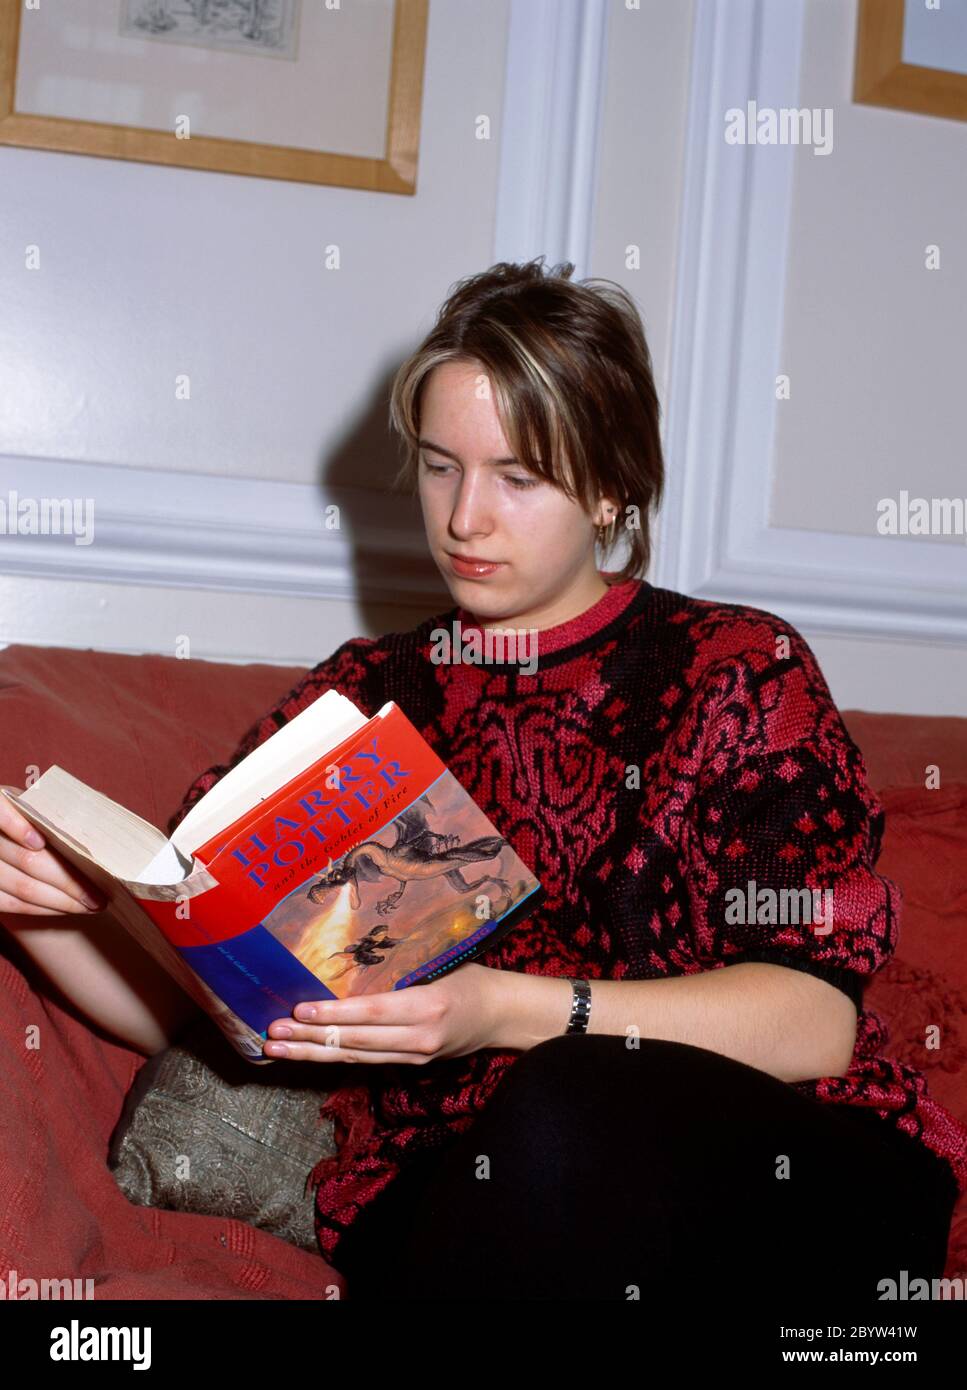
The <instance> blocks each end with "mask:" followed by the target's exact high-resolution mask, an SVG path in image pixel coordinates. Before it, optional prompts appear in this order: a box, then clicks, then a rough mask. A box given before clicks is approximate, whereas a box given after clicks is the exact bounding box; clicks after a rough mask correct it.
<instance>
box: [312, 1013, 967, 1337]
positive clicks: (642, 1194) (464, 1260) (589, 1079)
mask: <svg viewBox="0 0 967 1390" xmlns="http://www.w3.org/2000/svg"><path fill="white" fill-rule="evenodd" d="M487 1172H489V1175H488V1176H478V1173H487ZM956 1199H957V1187H956V1184H955V1182H954V1178H953V1173H952V1171H951V1169H950V1167H949V1165H948V1164H947V1163H945V1162H944V1161H943V1160H942V1159H940V1158H938V1157H937V1156H936V1155H934V1154H932V1153H931V1152H929V1151H927V1150H925V1149H924V1148H923V1147H922V1146H921V1145H920V1144H919V1143H918V1142H917V1141H916V1140H913V1139H911V1138H910V1137H909V1136H908V1135H906V1134H903V1133H902V1132H900V1131H898V1130H896V1129H895V1128H894V1127H893V1125H892V1122H891V1121H890V1120H884V1119H883V1118H882V1117H880V1116H878V1115H876V1114H875V1113H874V1112H873V1111H871V1110H865V1109H859V1108H857V1107H856V1106H848V1105H842V1104H840V1105H837V1104H833V1103H827V1102H819V1101H814V1100H811V1099H809V1098H808V1097H806V1096H803V1095H801V1094H800V1093H799V1092H798V1091H795V1090H794V1089H793V1088H792V1086H790V1085H788V1084H787V1083H785V1082H783V1081H779V1080H777V1079H776V1078H775V1077H773V1076H770V1075H768V1073H766V1072H763V1071H759V1070H757V1069H756V1068H754V1067H751V1066H747V1065H746V1064H744V1063H742V1062H737V1061H734V1060H732V1059H731V1058H728V1057H723V1056H721V1055H720V1054H718V1053H716V1052H710V1051H708V1050H706V1049H705V1048H700V1047H693V1046H691V1045H688V1044H683V1043H672V1042H662V1041H656V1040H654V1039H643V1040H642V1041H641V1044H640V1047H639V1048H637V1049H634V1048H629V1047H627V1046H626V1043H625V1039H624V1038H623V1037H619V1036H611V1035H604V1034H590V1035H581V1034H576V1035H563V1036H561V1037H557V1038H553V1039H550V1040H548V1041H547V1042H544V1043H541V1044H540V1045H539V1046H537V1047H534V1048H531V1049H530V1050H528V1051H526V1052H524V1053H522V1055H521V1056H520V1057H519V1058H518V1060H517V1061H516V1062H515V1063H514V1064H513V1066H512V1067H511V1068H510V1069H509V1071H508V1072H507V1074H506V1075H505V1077H504V1078H503V1080H502V1081H501V1083H500V1085H499V1086H498V1088H497V1090H496V1091H495V1092H494V1094H493V1096H492V1097H491V1098H490V1100H489V1102H488V1104H487V1106H486V1107H485V1109H484V1110H483V1111H482V1112H481V1114H480V1115H479V1117H478V1118H477V1119H476V1120H475V1121H474V1124H473V1125H472V1126H471V1128H470V1129H469V1130H467V1131H466V1132H465V1133H464V1134H461V1135H458V1136H457V1137H456V1138H455V1139H453V1140H452V1141H451V1142H450V1143H449V1144H448V1145H447V1146H446V1147H445V1148H444V1149H443V1150H442V1151H437V1152H436V1153H435V1154H433V1155H432V1156H429V1157H426V1156H423V1157H420V1158H419V1159H414V1160H412V1162H411V1163H408V1164H407V1166H406V1167H405V1168H404V1169H403V1170H402V1171H401V1172H400V1174H399V1176H398V1177H397V1178H396V1179H394V1181H393V1182H392V1183H391V1184H390V1186H389V1187H388V1188H386V1189H385V1190H384V1191H383V1192H382V1193H380V1195H379V1197H378V1198H376V1199H375V1200H374V1201H373V1202H372V1203H370V1205H369V1206H368V1207H366V1208H365V1209H364V1210H363V1211H362V1212H361V1213H360V1215H359V1217H358V1218H357V1220H356V1221H355V1222H354V1223H353V1225H352V1227H350V1228H349V1230H348V1231H347V1232H346V1234H345V1235H344V1237H343V1239H342V1241H341V1243H340V1246H339V1249H338V1251H337V1253H336V1256H335V1263H336V1265H337V1266H338V1268H339V1270H340V1271H341V1272H342V1273H343V1274H344V1275H345V1276H346V1280H347V1289H346V1294H347V1297H349V1298H353V1297H363V1298H369V1297H373V1296H376V1295H378V1296H380V1297H384V1298H389V1299H393V1298H398V1297H402V1298H432V1299H438V1298H460V1299H464V1298H511V1299H537V1298H568V1299H573V1298H578V1299H620V1300H626V1299H630V1298H634V1297H636V1296H640V1297H641V1298H646V1297H651V1298H661V1299H668V1298H671V1299H674V1300H675V1301H676V1302H681V1301H682V1300H683V1299H687V1297H688V1295H689V1291H690V1290H691V1291H694V1293H695V1294H696V1296H697V1297H699V1298H700V1299H703V1300H704V1299H706V1298H709V1297H714V1298H715V1299H716V1300H719V1299H720V1298H721V1297H723V1296H726V1297H732V1298H736V1299H739V1300H741V1301H742V1302H743V1303H747V1304H748V1303H749V1301H750V1300H751V1301H752V1306H755V1300H758V1301H759V1303H760V1304H762V1303H764V1302H765V1301H768V1303H769V1305H770V1306H772V1307H774V1306H776V1303H777V1300H778V1301H779V1302H780V1303H781V1304H782V1305H783V1306H785V1305H788V1307H789V1309H790V1311H792V1309H793V1308H794V1306H795V1303H794V1300H802V1299H808V1300H809V1301H810V1302H811V1304H812V1306H813V1307H816V1308H823V1307H828V1308H829V1311H830V1313H831V1314H832V1315H836V1314H837V1305H836V1304H834V1303H833V1302H832V1300H833V1299H835V1298H840V1299H842V1298H847V1299H849V1300H850V1303H851V1305H852V1306H855V1304H856V1302H857V1301H859V1303H860V1304H863V1305H865V1304H870V1305H874V1304H875V1303H876V1302H877V1301H878V1300H879V1299H880V1298H881V1297H882V1291H880V1290H878V1289H877V1284H878V1281H880V1280H883V1279H890V1278H892V1279H896V1280H900V1279H901V1278H902V1274H901V1271H903V1270H906V1271H907V1273H908V1278H909V1279H911V1280H912V1279H913V1278H916V1277H920V1278H927V1279H932V1278H934V1277H938V1278H939V1277H940V1276H941V1275H942V1273H943V1268H944V1263H945V1260H946V1252H947V1240H948V1236H949V1232H950V1219H951V1214H952V1211H953V1207H954V1203H955V1202H956ZM848 1306H850V1305H847V1304H843V1303H841V1304H839V1305H838V1307H839V1310H840V1311H842V1312H844V1313H845V1311H846V1310H847V1307H848ZM894 1306H895V1305H894Z"/></svg>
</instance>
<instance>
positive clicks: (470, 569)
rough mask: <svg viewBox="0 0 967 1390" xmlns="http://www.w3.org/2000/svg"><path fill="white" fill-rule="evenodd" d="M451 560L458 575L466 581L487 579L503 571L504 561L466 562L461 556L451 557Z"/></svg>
mask: <svg viewBox="0 0 967 1390" xmlns="http://www.w3.org/2000/svg"><path fill="white" fill-rule="evenodd" d="M449 560H450V564H451V565H452V566H453V568H454V570H455V571H456V573H457V574H459V575H460V576H461V577H462V578H464V579H486V578H487V576H488V575H491V574H496V573H497V571H498V570H499V569H503V561H502V560H501V561H496V562H495V561H490V560H484V561H481V560H464V559H462V558H461V557H460V556H459V555H450V556H449Z"/></svg>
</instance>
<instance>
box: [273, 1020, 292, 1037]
mask: <svg viewBox="0 0 967 1390" xmlns="http://www.w3.org/2000/svg"><path fill="white" fill-rule="evenodd" d="M273 1037H276V1038H291V1037H292V1029H291V1028H287V1027H286V1026H285V1024H284V1023H280V1024H279V1026H278V1028H276V1030H275V1033H274V1034H273Z"/></svg>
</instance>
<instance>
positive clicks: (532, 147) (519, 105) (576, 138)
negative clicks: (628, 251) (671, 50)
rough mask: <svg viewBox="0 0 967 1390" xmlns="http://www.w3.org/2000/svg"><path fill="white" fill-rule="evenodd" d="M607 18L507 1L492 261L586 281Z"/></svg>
mask: <svg viewBox="0 0 967 1390" xmlns="http://www.w3.org/2000/svg"><path fill="white" fill-rule="evenodd" d="M607 14H608V4H607V0H512V3H511V8H510V23H509V26H508V32H507V63H506V69H505V85H504V108H503V116H502V120H501V130H500V140H501V146H500V173H499V177H498V184H497V214H496V225H495V232H494V260H495V261H528V260H531V259H533V258H534V257H535V256H539V255H541V254H542V253H543V254H545V255H546V257H547V261H546V264H548V265H554V264H555V263H557V262H559V261H565V260H571V261H573V262H574V266H575V270H574V279H576V280H579V279H582V278H583V277H584V276H586V275H587V274H588V273H589V271H588V269H587V267H588V262H589V259H590V240H591V221H592V216H593V212H594V199H595V191H596V186H597V165H598V138H599V131H600V123H601V106H602V101H603V95H604V81H605V65H604V58H605V44H606V41H607Z"/></svg>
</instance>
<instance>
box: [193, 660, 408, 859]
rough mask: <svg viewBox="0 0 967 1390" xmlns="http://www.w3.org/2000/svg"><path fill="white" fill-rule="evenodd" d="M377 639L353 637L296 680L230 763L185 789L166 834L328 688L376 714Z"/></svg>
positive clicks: (212, 769)
mask: <svg viewBox="0 0 967 1390" xmlns="http://www.w3.org/2000/svg"><path fill="white" fill-rule="evenodd" d="M377 640H378V639H376V638H371V637H353V638H350V639H349V641H347V642H344V643H343V644H342V646H341V647H338V648H337V649H336V651H334V652H333V654H332V656H330V657H328V658H327V659H326V660H325V661H320V662H319V663H318V665H316V666H313V668H312V670H311V671H308V672H307V673H306V674H305V676H303V677H302V679H301V680H299V681H297V682H296V684H295V685H294V686H293V687H292V689H291V690H289V691H288V692H287V693H286V694H285V695H283V696H282V697H281V699H279V700H278V701H276V703H275V704H274V705H273V706H272V708H271V709H270V710H267V711H266V713H265V714H262V715H260V716H259V718H258V719H257V720H256V721H255V723H254V724H253V725H252V727H251V728H250V729H249V730H248V731H247V733H246V734H245V735H244V737H243V738H242V741H241V743H240V744H239V745H238V747H237V748H236V750H235V752H234V753H233V754H232V756H231V758H230V759H229V761H228V762H227V763H215V764H214V765H213V766H212V767H209V768H207V769H206V770H205V771H204V772H202V773H199V775H198V776H197V777H196V778H195V780H194V781H193V782H192V784H191V786H190V787H189V788H188V790H187V791H186V792H185V795H184V798H183V800H182V803H181V805H180V806H179V807H178V810H177V811H176V812H175V813H174V815H173V816H172V817H171V819H170V820H169V822H168V826H167V833H168V834H169V835H171V834H172V833H173V832H174V830H175V828H176V827H177V826H178V825H179V824H180V823H181V821H182V820H183V819H184V818H185V816H186V815H187V814H188V812H189V811H190V810H191V808H192V806H194V804H195V802H196V801H199V800H200V799H201V798H202V797H203V796H204V795H205V793H206V792H208V791H210V790H211V789H212V787H213V786H214V785H215V783H216V782H218V781H220V779H221V778H222V777H224V776H225V773H226V772H229V771H230V770H231V769H232V768H233V767H235V766H236V764H238V763H240V762H241V761H242V759H243V758H246V757H248V755H249V753H251V752H252V751H253V750H254V749H255V748H257V747H258V746H259V744H260V743H264V742H265V740H266V739H267V738H271V736H272V734H274V733H275V732H276V731H277V730H278V729H281V728H282V726H283V724H287V723H288V721H289V720H290V719H294V718H295V716H296V715H297V714H300V713H301V712H302V710H304V709H308V707H309V705H311V704H312V702H313V701H314V700H317V699H318V698H319V696H320V695H324V694H325V693H326V691H327V690H338V691H339V693H340V694H341V695H345V696H346V697H347V699H350V700H352V701H353V703H354V704H355V705H357V706H358V707H359V709H360V710H361V711H362V712H363V714H365V715H367V716H371V715H372V714H374V713H375V711H376V709H377V708H378V707H379V706H380V704H382V700H381V698H380V697H379V694H378V692H377V691H376V689H375V679H374V678H375V675H376V670H375V668H374V666H373V664H372V663H371V662H370V660H369V659H368V658H369V656H370V652H371V648H372V647H373V646H374V645H375V644H376V642H377Z"/></svg>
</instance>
